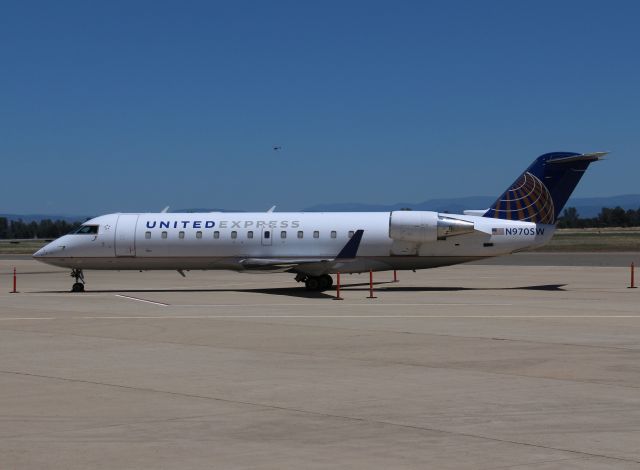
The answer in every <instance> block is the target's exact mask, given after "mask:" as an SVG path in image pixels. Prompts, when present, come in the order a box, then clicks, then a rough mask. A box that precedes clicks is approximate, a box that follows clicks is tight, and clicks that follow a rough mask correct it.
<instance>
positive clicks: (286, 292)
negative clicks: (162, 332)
mask: <svg viewBox="0 0 640 470" xmlns="http://www.w3.org/2000/svg"><path fill="white" fill-rule="evenodd" d="M373 284H374V286H377V287H376V288H375V291H379V292H460V291H496V290H534V291H564V290H565V289H563V287H564V286H565V285H566V284H543V285H534V286H521V287H458V286H451V287H447V286H440V287H422V286H416V287H409V286H398V285H394V286H385V284H395V283H394V282H393V281H386V282H374V283H373ZM340 288H341V290H346V291H368V290H369V283H368V282H364V283H354V284H343V285H341V286H340ZM170 292H173V293H179V292H186V293H188V292H194V293H195V292H210V293H217V292H220V293H221V292H237V293H243V292H246V293H254V294H268V295H282V296H288V297H299V298H307V299H332V298H334V297H335V289H333V288H332V289H330V290H328V291H325V292H312V291H308V290H306V289H305V288H304V287H298V286H296V287H273V288H258V289H215V288H213V289H101V290H93V289H90V290H87V293H93V294H150V293H170ZM34 293H37V294H66V293H70V292H69V291H60V290H57V291H38V292H34ZM79 295H82V294H79Z"/></svg>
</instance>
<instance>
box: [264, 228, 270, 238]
mask: <svg viewBox="0 0 640 470" xmlns="http://www.w3.org/2000/svg"><path fill="white" fill-rule="evenodd" d="M270 236H271V232H270V231H269V230H265V232H264V238H269V237H270Z"/></svg>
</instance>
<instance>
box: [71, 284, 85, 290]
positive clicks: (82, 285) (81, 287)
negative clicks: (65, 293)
mask: <svg viewBox="0 0 640 470" xmlns="http://www.w3.org/2000/svg"><path fill="white" fill-rule="evenodd" d="M71 292H84V284H83V283H81V282H76V283H75V284H73V286H72V287H71Z"/></svg>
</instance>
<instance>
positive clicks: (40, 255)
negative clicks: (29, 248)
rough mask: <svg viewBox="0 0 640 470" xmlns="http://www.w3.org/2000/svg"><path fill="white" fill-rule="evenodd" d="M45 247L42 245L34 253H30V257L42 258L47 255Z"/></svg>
mask: <svg viewBox="0 0 640 470" xmlns="http://www.w3.org/2000/svg"><path fill="white" fill-rule="evenodd" d="M45 248H47V247H46V246H43V247H42V248H40V249H39V250H38V251H36V252H35V253H34V254H32V255H31V257H32V258H43V257H45V256H47V250H46V249H45Z"/></svg>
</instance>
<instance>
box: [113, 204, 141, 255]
mask: <svg viewBox="0 0 640 470" xmlns="http://www.w3.org/2000/svg"><path fill="white" fill-rule="evenodd" d="M137 223H138V214H120V215H119V216H118V221H117V222H116V256H135V255H136V225H137Z"/></svg>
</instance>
